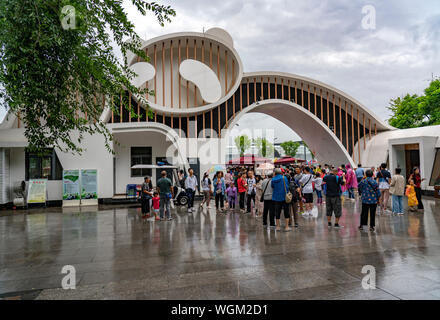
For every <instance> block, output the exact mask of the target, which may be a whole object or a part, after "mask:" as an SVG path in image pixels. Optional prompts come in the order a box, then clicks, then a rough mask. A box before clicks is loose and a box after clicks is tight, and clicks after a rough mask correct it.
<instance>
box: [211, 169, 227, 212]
mask: <svg viewBox="0 0 440 320" xmlns="http://www.w3.org/2000/svg"><path fill="white" fill-rule="evenodd" d="M212 183H213V184H214V194H215V208H216V209H217V211H219V210H220V211H223V210H224V207H225V203H224V198H225V193H226V186H225V179H224V178H223V172H222V171H218V172H217V174H216V175H215V178H214V180H213V181H212Z"/></svg>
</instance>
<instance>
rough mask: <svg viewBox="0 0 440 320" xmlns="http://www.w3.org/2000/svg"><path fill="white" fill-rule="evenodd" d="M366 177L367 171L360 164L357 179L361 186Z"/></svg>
mask: <svg viewBox="0 0 440 320" xmlns="http://www.w3.org/2000/svg"><path fill="white" fill-rule="evenodd" d="M364 176H365V170H364V169H363V168H362V164H360V163H359V164H358V167H357V169H356V179H357V182H358V184H359V182H361V180H362V179H363V178H364Z"/></svg>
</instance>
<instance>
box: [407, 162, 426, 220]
mask: <svg viewBox="0 0 440 320" xmlns="http://www.w3.org/2000/svg"><path fill="white" fill-rule="evenodd" d="M409 178H410V179H412V180H413V181H414V189H415V191H416V196H417V202H418V204H417V209H419V211H423V209H424V208H423V203H422V181H424V180H425V178H423V179H422V177H421V176H420V169H419V168H417V167H414V168H413V170H412V173H411V175H410V176H409Z"/></svg>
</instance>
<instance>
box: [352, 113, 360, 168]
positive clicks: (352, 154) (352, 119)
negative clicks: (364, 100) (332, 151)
mask: <svg viewBox="0 0 440 320" xmlns="http://www.w3.org/2000/svg"><path fill="white" fill-rule="evenodd" d="M351 151H352V154H351V156H352V157H353V158H354V114H353V105H351ZM358 162H359V161H358Z"/></svg>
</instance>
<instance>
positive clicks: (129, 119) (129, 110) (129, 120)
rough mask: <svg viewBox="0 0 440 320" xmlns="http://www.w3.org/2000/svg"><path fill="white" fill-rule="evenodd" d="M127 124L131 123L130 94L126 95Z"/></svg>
mask: <svg viewBox="0 0 440 320" xmlns="http://www.w3.org/2000/svg"><path fill="white" fill-rule="evenodd" d="M86 116H87V115H86ZM128 122H131V92H129V93H128Z"/></svg>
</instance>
